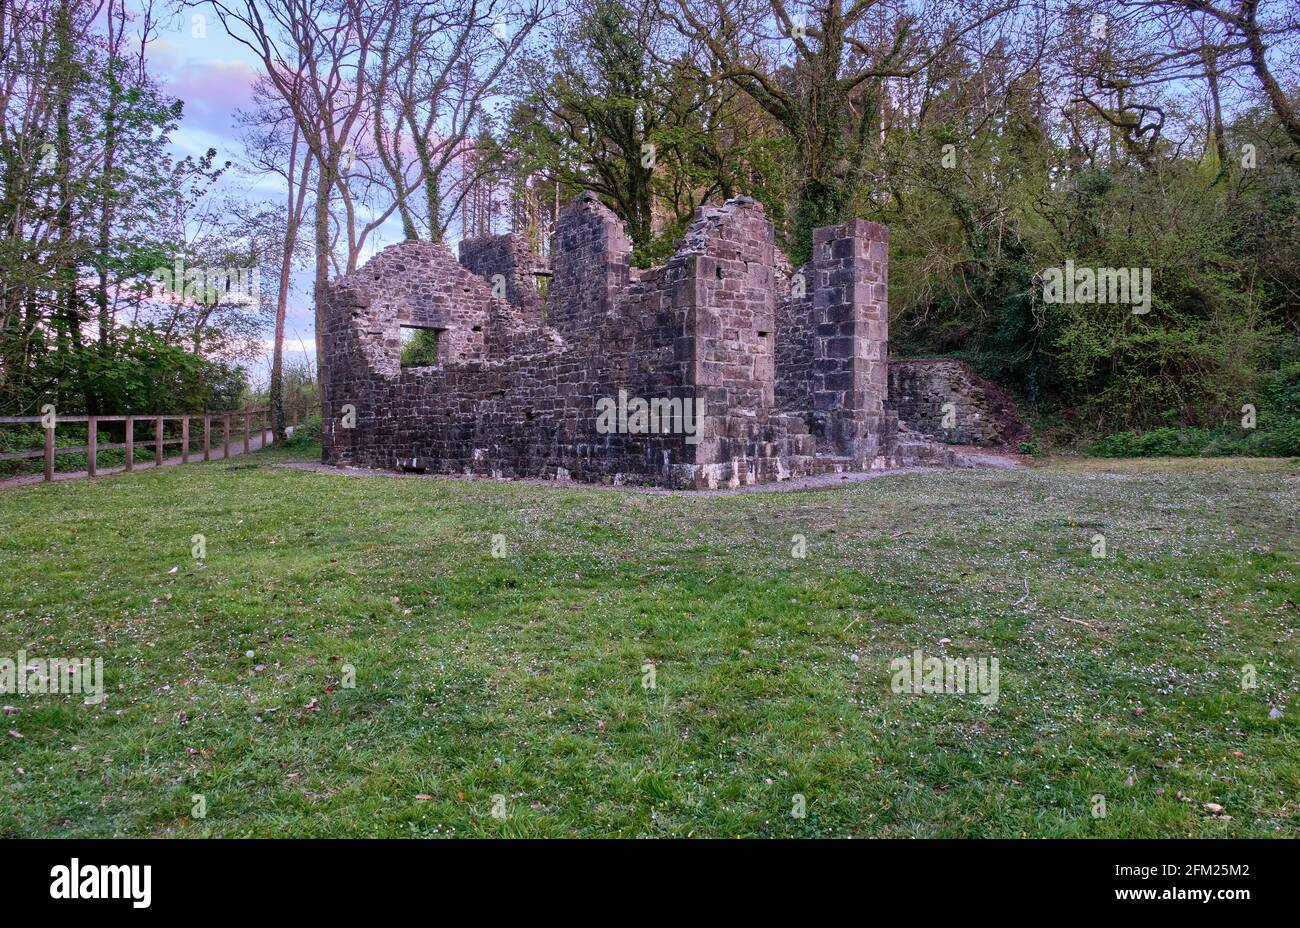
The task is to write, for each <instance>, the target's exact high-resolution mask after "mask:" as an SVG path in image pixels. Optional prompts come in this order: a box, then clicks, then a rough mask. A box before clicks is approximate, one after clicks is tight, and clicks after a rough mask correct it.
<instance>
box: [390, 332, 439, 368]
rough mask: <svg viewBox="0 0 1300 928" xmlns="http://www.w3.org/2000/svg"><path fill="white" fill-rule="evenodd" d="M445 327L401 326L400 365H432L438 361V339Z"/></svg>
mask: <svg viewBox="0 0 1300 928" xmlns="http://www.w3.org/2000/svg"><path fill="white" fill-rule="evenodd" d="M444 331H446V330H445V329H434V328H430V327H428V326H418V325H404V326H402V327H401V337H402V353H401V359H402V363H401V366H402V367H432V366H433V365H435V364H437V363H438V339H439V337H440V336H441V335H442V333H443V332H444Z"/></svg>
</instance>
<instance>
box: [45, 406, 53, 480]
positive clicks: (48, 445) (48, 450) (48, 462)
mask: <svg viewBox="0 0 1300 928" xmlns="http://www.w3.org/2000/svg"><path fill="white" fill-rule="evenodd" d="M50 420H51V421H50V427H49V428H48V429H46V430H45V479H46V480H53V479H54V421H53V420H54V417H53V416H51V417H50Z"/></svg>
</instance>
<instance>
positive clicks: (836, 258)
mask: <svg viewBox="0 0 1300 928" xmlns="http://www.w3.org/2000/svg"><path fill="white" fill-rule="evenodd" d="M817 235H818V237H817V239H816V242H817V253H816V257H815V259H814V262H813V277H814V278H815V281H814V283H815V286H813V287H812V288H811V292H810V296H809V297H808V298H807V299H806V300H805V301H803V302H800V303H798V305H797V306H795V305H789V301H788V300H787V299H786V298H785V297H784V296H783V295H781V294H782V289H783V287H784V286H786V284H787V282H788V281H787V278H788V272H785V271H784V270H783V268H785V267H788V264H784V263H783V262H784V259H783V258H782V257H780V256H778V254H777V253H776V251H775V248H774V246H773V230H772V225H771V223H770V222H769V221H768V219H767V217H766V216H765V215H764V214H763V211H762V208H761V207H760V206H759V204H757V203H756V202H755V201H753V200H751V199H748V198H743V197H742V198H737V199H734V200H731V201H729V202H728V203H727V204H725V205H724V206H722V207H709V208H702V209H700V210H697V211H696V215H695V217H694V220H693V222H692V223H691V225H690V227H689V228H688V230H687V233H686V235H685V237H684V239H683V241H682V243H681V245H680V247H679V248H678V250H677V252H676V253H675V254H674V256H673V257H672V259H671V260H669V261H668V262H667V263H666V264H665V265H664V266H663V267H660V268H655V269H652V270H647V271H637V270H636V269H633V268H631V267H630V265H629V261H628V258H629V254H630V251H631V242H630V240H629V239H628V237H627V236H626V234H625V233H624V231H623V227H622V224H621V223H620V222H619V221H618V220H617V218H616V217H615V216H614V215H613V213H611V212H610V211H609V210H608V209H607V208H606V207H605V206H603V205H602V204H601V203H600V202H599V200H598V199H596V198H595V197H594V196H591V195H584V196H582V197H580V198H579V199H578V200H576V201H575V202H574V203H572V204H571V205H570V206H569V207H568V208H567V209H565V210H564V211H563V212H562V214H561V216H560V219H559V221H558V223H557V227H556V230H555V235H554V238H553V242H552V248H551V255H552V262H551V264H552V268H551V270H552V274H553V277H552V279H551V284H550V287H549V294H548V299H547V301H546V306H545V315H544V318H543V314H542V312H541V298H540V294H538V292H537V290H536V287H535V286H534V282H533V279H532V274H533V271H534V270H535V267H534V266H533V264H532V263H531V261H532V259H531V257H530V256H529V255H528V253H527V249H526V248H521V247H520V242H521V240H519V239H518V238H517V237H514V236H494V237H487V238H478V239H470V240H468V241H466V242H465V243H463V244H462V246H461V258H460V261H459V262H458V261H456V259H455V258H454V257H453V256H452V254H451V252H450V251H449V250H448V249H447V248H446V247H445V246H442V245H435V244H430V243H422V242H403V243H401V244H398V245H393V246H390V247H389V248H386V249H384V250H383V251H382V252H380V254H378V255H376V256H375V257H374V258H373V259H372V260H371V261H370V262H368V263H367V264H366V265H365V266H364V267H362V268H361V269H359V270H358V271H357V272H355V273H354V274H352V275H349V276H348V277H344V278H340V279H338V280H336V281H335V282H334V283H333V284H332V285H331V287H330V289H329V291H328V292H327V294H326V299H325V302H324V304H323V306H322V316H323V321H322V329H323V331H322V351H323V352H325V354H326V357H327V359H328V362H329V364H328V371H329V373H328V374H327V375H326V378H325V383H324V389H323V393H324V400H325V406H326V417H327V425H326V428H325V430H324V436H323V444H324V451H323V454H324V458H325V461H326V462H327V463H333V464H354V465H363V466H371V467H387V468H407V469H415V470H421V471H431V472H437V473H464V474H480V475H485V476H503V477H573V478H575V479H581V480H591V481H607V482H614V483H620V482H637V483H654V484H660V485H665V486H674V487H715V486H737V485H741V484H746V483H755V482H762V481H768V480H780V479H784V478H786V477H790V476H797V475H803V474H813V473H825V472H834V471H841V470H853V469H860V468H863V467H885V466H891V465H896V464H901V463H908V462H909V461H911V460H922V459H923V460H925V461H927V462H936V463H944V462H945V461H950V460H951V454H950V453H949V452H946V451H945V450H944V449H938V450H937V451H936V450H935V447H937V446H928V447H927V446H926V444H925V443H923V442H921V441H918V440H906V441H899V440H898V427H897V420H896V418H895V417H894V416H893V414H892V413H890V412H889V411H887V410H886V409H885V408H884V401H885V391H886V389H887V383H886V381H885V379H884V378H885V375H884V368H883V359H884V351H885V347H886V337H887V331H888V329H887V325H888V323H887V307H886V305H885V303H884V292H885V291H884V283H885V266H886V257H885V256H886V248H887V245H886V237H885V232H884V229H883V227H880V226H873V225H872V224H870V223H861V222H855V223H848V224H846V225H844V226H838V227H834V228H832V229H825V230H818V233H817ZM498 274H500V275H502V277H503V278H504V284H505V286H504V287H502V286H498V287H497V291H496V295H494V293H493V287H492V284H491V283H490V281H492V280H493V278H494V275H498ZM501 282H502V281H500V280H498V281H497V283H498V284H500V283H501ZM778 296H780V301H781V303H782V309H781V311H780V313H778V308H777V304H778ZM805 303H806V306H805V305H804V304H805ZM782 320H784V322H785V323H786V324H792V325H793V326H794V327H795V328H797V329H798V330H799V331H797V332H794V333H792V334H791V335H790V336H789V337H787V338H783V337H782V333H781V331H780V325H781V324H782ZM402 324H413V325H427V326H433V327H438V328H443V329H444V330H445V331H444V334H443V336H442V337H441V338H440V343H439V345H440V351H439V358H438V361H437V363H436V364H433V365H430V366H428V367H416V368H402V367H400V365H399V363H398V352H399V350H400V346H399V342H398V340H397V335H398V331H397V330H398V326H400V325H402ZM791 344H800V345H804V346H808V347H809V348H810V354H811V358H810V359H804V358H796V352H795V351H793V350H792V349H791V348H790V345H791ZM778 346H782V347H780V348H779V347H778ZM782 351H783V352H784V356H785V358H786V359H787V360H788V361H789V362H790V366H789V367H788V368H786V369H784V370H783V369H782V362H781V359H780V358H779V357H778V354H779V353H781V352H782ZM783 381H784V384H785V385H784V386H782V383H783ZM796 382H797V383H798V386H797V388H795V387H793V386H792V385H793V384H795V383H796ZM778 396H779V397H780V398H781V401H780V402H778ZM798 397H803V398H804V399H805V402H804V405H802V406H801V405H800V402H799V400H798V399H797V398H798ZM619 398H624V399H626V400H628V401H629V402H630V404H631V405H630V406H627V404H621V405H623V406H625V407H626V408H625V411H628V410H629V409H634V408H635V401H637V400H644V401H646V402H647V403H653V404H654V408H655V409H656V411H659V410H663V411H665V412H667V411H668V410H670V409H671V412H672V415H671V416H669V415H667V414H666V415H665V417H664V419H663V420H662V421H658V420H656V421H655V422H654V426H655V427H653V428H651V429H650V430H644V429H638V428H637V427H636V426H637V423H638V421H639V420H638V417H637V414H636V413H635V412H632V414H631V415H628V416H627V417H626V418H620V419H619V420H618V423H619V427H618V428H615V429H610V428H606V426H608V425H609V422H610V419H609V418H602V415H603V413H602V405H604V406H605V407H608V405H610V404H613V403H615V402H616V401H618V400H619ZM349 411H354V412H355V427H351V426H352V423H351V421H350V419H349V418H348V417H347V415H346V414H347V413H348V412H349ZM606 411H607V410H606ZM688 411H696V412H697V413H698V415H697V416H690V415H689V414H688ZM810 423H811V424H812V425H813V426H815V427H816V430H817V434H816V435H814V434H812V430H811V429H810V428H809V424H810ZM624 424H626V425H627V426H628V427H627V428H624V427H622V426H623V425H624ZM945 454H947V458H945V457H944V455H945Z"/></svg>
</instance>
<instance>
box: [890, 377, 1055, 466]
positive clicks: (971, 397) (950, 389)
mask: <svg viewBox="0 0 1300 928" xmlns="http://www.w3.org/2000/svg"><path fill="white" fill-rule="evenodd" d="M889 403H890V406H891V407H892V408H893V409H894V411H895V412H897V414H898V418H899V420H900V421H902V422H904V423H906V424H907V426H908V427H909V428H911V429H914V430H915V431H917V432H920V433H922V434H924V435H929V436H931V437H933V438H936V439H939V440H940V441H946V442H950V443H952V444H957V445H988V446H997V447H1003V446H1011V447H1014V446H1016V445H1018V444H1019V443H1020V442H1022V441H1026V440H1028V439H1029V438H1030V436H1031V431H1030V429H1029V427H1028V426H1026V425H1025V423H1024V421H1023V419H1022V418H1021V416H1020V411H1019V409H1018V408H1017V406H1016V402H1015V400H1014V399H1012V397H1011V395H1010V394H1009V393H1008V392H1007V391H1006V390H1005V389H1004V388H1003V387H1001V386H999V385H998V384H996V383H993V382H992V381H991V380H985V379H984V378H983V377H980V376H979V375H978V374H976V373H975V369H974V368H973V367H971V365H970V364H968V363H967V362H965V361H960V360H957V359H956V358H895V359H893V360H892V361H890V362H889ZM947 403H951V404H952V408H951V410H950V411H951V413H952V416H951V419H950V422H951V426H950V427H948V426H945V424H944V415H945V412H946V411H945V409H944V406H945V404H947Z"/></svg>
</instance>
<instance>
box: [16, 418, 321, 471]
mask: <svg viewBox="0 0 1300 928" xmlns="http://www.w3.org/2000/svg"><path fill="white" fill-rule="evenodd" d="M319 408H320V407H319V405H318V404H308V405H298V406H286V407H285V409H284V414H285V418H286V419H289V420H290V421H289V423H288V424H289V425H290V426H291V427H294V428H296V427H297V425H298V420H299V416H300V415H301V414H302V413H303V412H310V411H314V410H316V409H319ZM231 417H237V418H242V419H243V430H244V449H243V450H244V453H248V451H249V450H250V444H251V439H252V435H253V434H257V435H260V436H261V438H260V439H259V440H260V441H262V442H263V447H265V444H266V441H267V433H268V432H271V410H270V408H269V407H264V408H259V409H239V410H235V411H233V412H218V413H203V414H202V415H189V416H185V415H181V416H54V417H52V418H51V420H50V421H51V425H50V426H49V427H48V428H46V429H45V448H44V450H42V451H5V452H0V461H18V460H26V459H31V458H44V459H45V479H46V480H47V481H49V480H53V479H54V459H55V457H57V456H58V455H60V454H85V455H86V474H87V476H90V477H94V476H96V474H97V472H98V466H99V461H98V457H99V452H101V451H125V452H126V455H125V462H124V463H125V469H126V470H128V471H131V470H135V449H136V448H137V447H140V446H146V447H147V446H148V445H150V444H152V445H153V454H154V460H153V463H154V466H155V467H161V466H162V463H163V459H164V458H165V457H166V454H165V449H166V446H168V445H180V446H181V463H182V464H188V463H189V460H190V421H191V420H199V419H201V420H202V421H203V460H205V461H210V460H211V459H212V427H213V422H214V420H216V421H219V422H221V425H222V432H221V448H222V452H221V454H222V457H223V458H228V457H230V420H231ZM259 417H260V418H259ZM254 418H259V422H260V428H259V429H258V431H257V432H256V433H254V432H253V430H252V422H253V420H254ZM140 421H152V422H153V435H152V437H150V438H149V439H147V440H142V441H137V440H136V438H135V424H136V423H137V422H140ZM45 422H46V418H45V417H44V416H0V425H44V424H45ZM67 422H84V423H86V444H84V445H65V446H63V447H56V446H55V444H54V432H55V429H56V428H57V427H58V426H59V424H60V423H67ZM107 422H121V423H124V424H125V434H124V435H123V438H124V440H123V441H122V442H115V443H110V444H100V442H99V426H100V425H102V424H104V423H107ZM167 422H179V423H180V424H181V427H180V435H179V437H176V438H167V437H166V436H165V435H164V424H165V423H167ZM272 440H274V433H272ZM196 453H197V452H196Z"/></svg>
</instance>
